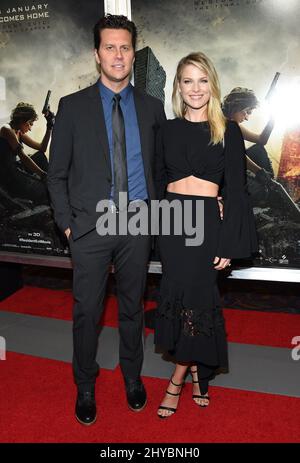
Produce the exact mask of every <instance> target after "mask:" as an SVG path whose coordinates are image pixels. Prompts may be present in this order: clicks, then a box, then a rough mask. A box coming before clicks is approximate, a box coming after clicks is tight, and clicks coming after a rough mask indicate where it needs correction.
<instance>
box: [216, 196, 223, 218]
mask: <svg viewBox="0 0 300 463" xmlns="http://www.w3.org/2000/svg"><path fill="white" fill-rule="evenodd" d="M217 200H218V205H219V210H220V217H221V219H222V220H223V210H224V203H223V198H222V196H218V197H217Z"/></svg>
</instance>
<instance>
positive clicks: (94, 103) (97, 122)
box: [89, 82, 111, 174]
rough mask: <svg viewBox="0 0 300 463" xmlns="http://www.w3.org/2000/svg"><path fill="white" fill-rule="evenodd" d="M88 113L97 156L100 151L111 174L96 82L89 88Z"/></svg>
mask: <svg viewBox="0 0 300 463" xmlns="http://www.w3.org/2000/svg"><path fill="white" fill-rule="evenodd" d="M89 96H90V111H91V116H92V124H93V130H94V133H95V137H96V140H97V143H99V156H100V152H101V147H102V151H103V153H104V158H105V160H106V163H107V167H108V169H109V172H110V174H111V162H110V155H109V144H108V138H107V131H106V125H105V119H104V112H103V105H102V101H101V97H100V94H99V88H98V82H96V83H95V84H94V85H92V86H91V87H90V92H89Z"/></svg>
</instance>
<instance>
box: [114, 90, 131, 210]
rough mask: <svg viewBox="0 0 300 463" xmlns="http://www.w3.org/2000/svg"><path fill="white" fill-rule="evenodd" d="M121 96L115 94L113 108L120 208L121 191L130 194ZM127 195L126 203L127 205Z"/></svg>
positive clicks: (116, 173)
mask: <svg viewBox="0 0 300 463" xmlns="http://www.w3.org/2000/svg"><path fill="white" fill-rule="evenodd" d="M120 100H121V96H120V95H119V94H115V95H114V97H113V109H112V145H113V166H114V203H115V205H116V206H117V208H118V209H119V193H121V192H125V193H127V195H128V178H127V163H126V140H125V125H124V117H123V113H122V109H121V106H120ZM127 195H126V197H125V198H126V205H127V199H128V198H127Z"/></svg>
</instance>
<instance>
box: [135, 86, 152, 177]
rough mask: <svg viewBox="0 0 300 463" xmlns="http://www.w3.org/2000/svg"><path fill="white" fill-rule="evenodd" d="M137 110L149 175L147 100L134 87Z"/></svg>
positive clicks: (144, 157) (143, 154) (142, 146)
mask: <svg viewBox="0 0 300 463" xmlns="http://www.w3.org/2000/svg"><path fill="white" fill-rule="evenodd" d="M133 95H134V103H135V110H136V115H137V121H138V126H139V131H140V140H141V150H142V156H143V162H144V169H145V176H146V177H147V175H148V172H149V168H150V165H149V160H150V156H149V144H148V133H149V121H147V111H146V108H145V102H144V99H143V95H142V94H141V93H140V92H139V91H138V90H136V89H135V88H133Z"/></svg>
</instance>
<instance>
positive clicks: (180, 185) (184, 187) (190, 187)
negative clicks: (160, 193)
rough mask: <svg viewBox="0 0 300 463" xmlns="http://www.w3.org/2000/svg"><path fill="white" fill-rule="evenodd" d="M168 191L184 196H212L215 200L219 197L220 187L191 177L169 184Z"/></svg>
mask: <svg viewBox="0 0 300 463" xmlns="http://www.w3.org/2000/svg"><path fill="white" fill-rule="evenodd" d="M167 191H169V192H170V193H178V194H182V195H194V196H198V195H199V196H212V197H213V198H215V197H217V196H218V192H219V185H217V184H216V183H213V182H209V181H208V180H203V179H201V178H197V177H194V176H193V175H190V176H189V177H186V178H182V179H180V180H177V181H176V182H172V183H169V184H168V186H167Z"/></svg>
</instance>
